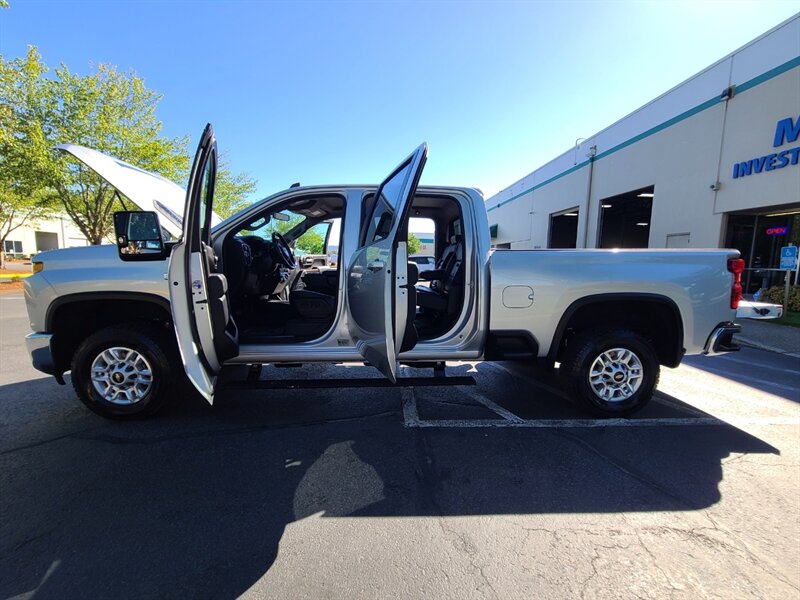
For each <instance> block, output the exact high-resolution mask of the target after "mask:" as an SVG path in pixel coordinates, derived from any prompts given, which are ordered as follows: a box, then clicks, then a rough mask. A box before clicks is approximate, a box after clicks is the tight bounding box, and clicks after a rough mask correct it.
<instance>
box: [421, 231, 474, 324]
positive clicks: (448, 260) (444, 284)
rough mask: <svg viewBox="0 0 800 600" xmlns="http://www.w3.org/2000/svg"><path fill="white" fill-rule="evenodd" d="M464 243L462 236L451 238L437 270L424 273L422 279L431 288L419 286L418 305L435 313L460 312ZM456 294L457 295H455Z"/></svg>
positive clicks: (437, 265) (437, 264)
mask: <svg viewBox="0 0 800 600" xmlns="http://www.w3.org/2000/svg"><path fill="white" fill-rule="evenodd" d="M463 262H464V242H463V241H462V240H461V236H458V235H453V236H450V243H449V244H448V245H447V246H446V247H445V249H444V250H443V251H442V256H441V257H440V258H439V260H438V261H437V263H436V268H435V269H433V270H431V271H423V272H422V273H420V278H421V279H423V280H428V281H430V282H431V285H430V287H425V286H417V304H418V305H419V306H421V307H422V308H426V309H428V310H431V311H433V312H437V313H444V314H451V313H453V312H455V311H456V310H458V306H459V294H458V293H457V292H458V289H460V287H461V285H462V282H463V279H464V273H463V268H462V266H463ZM454 292H455V293H454Z"/></svg>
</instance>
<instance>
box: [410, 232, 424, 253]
mask: <svg viewBox="0 0 800 600" xmlns="http://www.w3.org/2000/svg"><path fill="white" fill-rule="evenodd" d="M420 250H422V242H421V241H420V239H419V238H418V237H417V236H416V235H414V234H413V233H411V232H409V234H408V255H409V256H413V255H414V254H416V253H417V252H419V251H420Z"/></svg>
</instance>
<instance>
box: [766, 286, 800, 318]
mask: <svg viewBox="0 0 800 600" xmlns="http://www.w3.org/2000/svg"><path fill="white" fill-rule="evenodd" d="M783 289H784V288H783V286H782V285H773V286H772V287H771V288H769V289H767V290H764V291H763V292H761V297H760V298H759V299H760V300H761V301H762V302H773V303H775V304H783ZM787 310H790V311H792V312H800V285H793V286H790V287H789V306H787Z"/></svg>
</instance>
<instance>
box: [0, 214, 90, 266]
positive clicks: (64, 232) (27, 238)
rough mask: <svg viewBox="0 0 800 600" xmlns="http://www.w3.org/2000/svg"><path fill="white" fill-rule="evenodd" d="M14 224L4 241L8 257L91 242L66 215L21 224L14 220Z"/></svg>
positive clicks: (31, 254) (84, 244)
mask: <svg viewBox="0 0 800 600" xmlns="http://www.w3.org/2000/svg"><path fill="white" fill-rule="evenodd" d="M12 225H13V226H15V228H14V230H13V231H11V233H10V234H9V235H8V237H6V240H5V242H4V243H3V249H4V250H5V252H6V256H8V257H22V256H25V257H29V256H33V255H35V254H38V253H39V252H44V251H45V250H57V249H58V248H71V247H73V246H87V245H88V244H89V242H87V241H86V237H85V236H84V235H83V233H81V230H80V229H78V227H77V226H76V225H75V224H74V223H73V222H72V220H71V219H70V218H69V217H68V216H66V215H62V216H54V217H51V218H48V219H31V220H30V221H26V222H25V223H22V224H21V225H20V224H18V223H17V222H13V223H12ZM17 225H19V226H17Z"/></svg>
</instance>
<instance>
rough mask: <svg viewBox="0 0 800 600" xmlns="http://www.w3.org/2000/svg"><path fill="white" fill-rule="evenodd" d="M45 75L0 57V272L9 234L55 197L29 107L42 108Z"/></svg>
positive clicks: (31, 63)
mask: <svg viewBox="0 0 800 600" xmlns="http://www.w3.org/2000/svg"><path fill="white" fill-rule="evenodd" d="M43 74H44V67H43V66H42V65H41V64H40V63H39V62H38V61H37V60H35V59H34V60H27V59H19V60H16V61H11V62H6V61H4V60H3V57H2V56H0V268H2V266H4V262H5V252H4V250H5V241H6V239H7V238H8V237H9V235H10V234H11V233H12V232H13V231H15V230H16V229H18V228H20V227H22V226H24V225H26V224H27V223H28V222H29V221H31V220H35V219H37V218H42V217H46V216H48V215H49V214H50V213H51V211H52V205H53V197H52V195H50V194H49V193H48V192H47V190H46V189H45V188H43V186H42V185H41V180H42V179H45V178H46V173H47V169H46V165H45V164H44V162H43V161H42V160H41V156H42V154H43V153H44V152H46V148H47V142H46V136H45V134H44V131H43V130H42V127H41V123H40V122H39V120H37V119H30V118H29V115H30V112H31V111H30V110H29V109H30V107H32V106H36V105H39V104H41V100H42V97H43V95H42V90H41V88H40V87H39V86H37V85H36V84H37V82H38V81H39V80H40V79H41V77H42V75H43ZM19 107H23V110H20V109H19Z"/></svg>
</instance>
